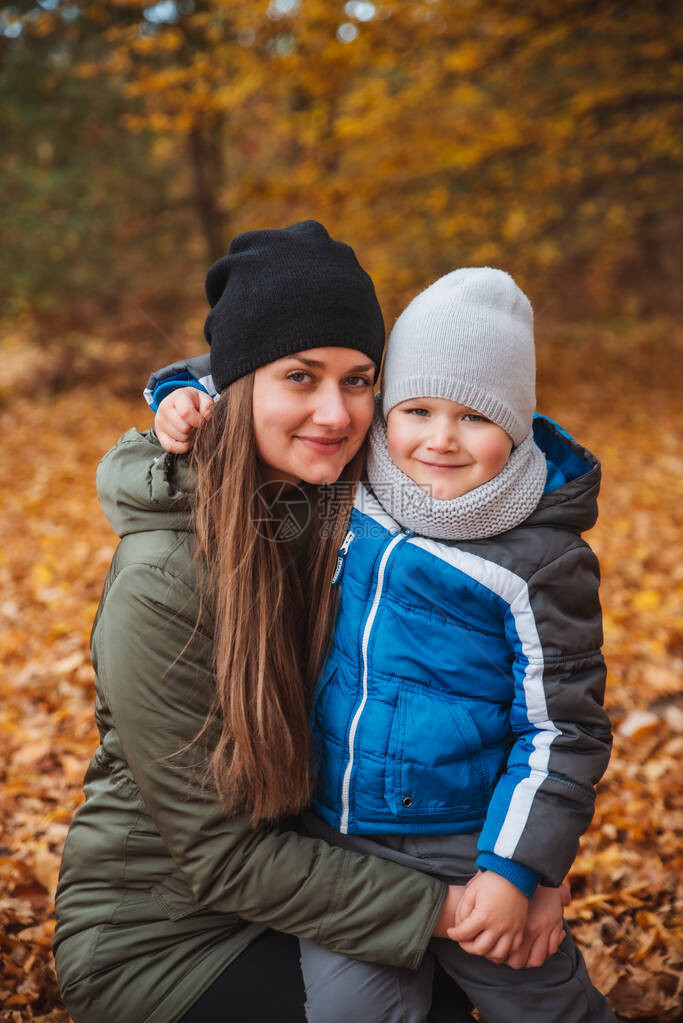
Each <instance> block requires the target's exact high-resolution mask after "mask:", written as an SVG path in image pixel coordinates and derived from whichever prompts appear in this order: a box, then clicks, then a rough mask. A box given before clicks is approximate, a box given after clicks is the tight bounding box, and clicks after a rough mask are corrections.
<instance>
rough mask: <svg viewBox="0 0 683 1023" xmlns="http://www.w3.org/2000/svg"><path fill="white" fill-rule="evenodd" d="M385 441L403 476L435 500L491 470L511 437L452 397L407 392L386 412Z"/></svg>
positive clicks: (501, 462) (459, 491)
mask: <svg viewBox="0 0 683 1023" xmlns="http://www.w3.org/2000/svg"><path fill="white" fill-rule="evenodd" d="M387 446H388V449H389V454H390V456H391V458H392V460H393V462H394V464H395V465H397V466H398V468H399V469H400V470H401V471H402V472H404V473H405V474H406V476H410V478H411V480H414V482H415V483H417V484H418V485H419V486H421V487H425V488H429V491H430V493H431V494H432V497H435V498H436V499H437V500H440V501H449V500H452V499H453V498H454V497H461V496H462V495H463V494H466V493H468V491H470V490H474V488H475V487H480V486H481V485H482V483H487V482H488V481H489V480H490V479H493V477H494V476H497V475H498V473H499V472H500V471H501V469H502V468H503V467H504V466H505V463H506V462H507V460H508V458H509V457H510V452H511V451H512V438H511V437H510V436H509V435H508V434H507V433H506V432H505V430H503V428H502V427H500V426H496V424H495V423H492V422H491V421H490V419H486V418H485V417H484V416H481V415H479V414H478V413H477V412H475V410H474V409H471V408H467V406H466V405H460V404H459V403H458V402H457V401H448V400H447V399H446V398H410V399H409V400H408V401H402V402H400V404H398V405H395V406H394V407H393V408H392V409H391V411H390V412H389V415H388V417H387Z"/></svg>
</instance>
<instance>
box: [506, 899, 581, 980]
mask: <svg viewBox="0 0 683 1023" xmlns="http://www.w3.org/2000/svg"><path fill="white" fill-rule="evenodd" d="M570 902H571V893H570V891H569V888H568V887H567V885H566V884H563V885H561V886H560V887H559V888H543V887H541V885H539V886H538V888H537V889H536V893H535V895H534V897H533V899H532V900H531V902H530V903H529V913H528V915H527V918H526V927H525V928H524V937H523V938H522V944H521V945H520V946H519V948H518V949H517V950H516V951H515V952H513V953H512V954H511V955H509V956H508V958H507V959H506V960H505V962H506V963H507V965H508V966H511V967H512V969H513V970H522V969H525V968H526V967H528V966H542V965H543V963H544V962H545V961H546V959H549V958H550V956H552V955H555V953H556V952H557V950H558V948H559V947H560V944H561V942H562V940H563V938H564V928H563V926H562V920H563V916H562V911H563V907H564V906H568V905H569V903H570Z"/></svg>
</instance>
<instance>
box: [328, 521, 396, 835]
mask: <svg viewBox="0 0 683 1023" xmlns="http://www.w3.org/2000/svg"><path fill="white" fill-rule="evenodd" d="M408 536H412V533H396V534H395V535H394V536H393V537H392V538H391V540H390V541H389V543H388V544H387V546H386V547H385V548H384V552H383V554H382V557H381V559H380V563H379V568H378V569H377V582H376V584H375V593H374V596H373V598H372V606H371V607H370V613H369V614H368V617H367V619H366V621H365V627H364V629H363V640H362V644H361V653H362V657H363V696H362V697H361V701H360V703H359V704H358V707H357V708H356V713H355V714H354V715H353V721H352V722H351V728H350V729H349V747H348V760H347V762H346V769H345V771H344V778H343V781H342V813H341V821H340V824H339V830H340V831H341V832H342V834H345V835H346V834H348V830H349V790H350V788H351V772H352V771H353V760H354V753H355V749H354V744H355V741H356V732H357V731H358V724H359V722H360V719H361V717H362V716H363V711H364V709H365V704H366V702H367V699H368V647H369V644H370V636H371V634H372V627H373V624H374V621H375V617H376V615H377V608H378V607H379V602H380V598H381V596H382V588H383V586H384V575H385V572H386V567H387V562H388V561H389V558H390V557H391V555H392V552H393V551H394V548H396V547H398V545H399V544H400V543H401V541H402V540H407V539H408Z"/></svg>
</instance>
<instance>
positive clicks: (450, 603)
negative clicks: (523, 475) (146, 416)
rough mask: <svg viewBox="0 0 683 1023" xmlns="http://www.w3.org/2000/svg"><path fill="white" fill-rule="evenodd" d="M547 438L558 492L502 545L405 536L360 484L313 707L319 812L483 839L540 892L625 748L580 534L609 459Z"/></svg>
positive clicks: (189, 369) (483, 848) (593, 574)
mask: <svg viewBox="0 0 683 1023" xmlns="http://www.w3.org/2000/svg"><path fill="white" fill-rule="evenodd" d="M205 368H206V367H205V364H204V363H202V362H200V361H199V360H191V361H190V362H188V363H184V364H180V365H176V366H173V367H169V369H167V370H165V371H161V373H159V374H157V375H156V377H155V378H154V379H152V380H150V384H151V385H152V387H154V385H155V384H156V385H157V386H158V382H159V380H160V381H161V383H162V384H165V385H166V386H167V387H168V386H169V385H170V386H171V387H173V386H176V387H177V386H182V385H183V384H187V383H188V382H190V380H189V378H190V377H192V378H194V380H195V381H196V380H197V379H198V377H199V376H200V375H204V374H203V370H204V369H205ZM202 383H204V381H202ZM155 394H156V392H155ZM534 434H535V439H536V443H537V444H538V445H539V447H540V448H541V449H542V450H543V451H544V453H545V455H546V459H547V463H548V475H547V483H546V489H545V493H544V495H543V497H542V498H541V501H540V503H539V504H538V506H537V508H536V510H535V511H534V512H533V513H532V515H530V516H529V518H527V519H526V520H525V521H524V522H523V523H522V524H521V525H519V526H517V527H516V528H515V529H512V530H510V531H508V532H507V533H503V534H501V535H499V536H495V537H491V538H488V539H483V540H471V541H436V540H430V539H427V538H425V537H422V536H417V535H414V534H411V533H409V532H405V531H403V530H402V529H401V527H400V526H399V525H398V523H396V522H395V521H394V520H393V519H392V518H391V517H390V516H389V515H388V514H387V513H386V512H385V511H384V509H383V508H382V506H381V505H380V504H379V502H378V501H377V499H376V498H375V496H374V495H373V494H372V492H371V491H370V489H369V488H368V487H365V486H361V487H360V488H359V490H358V493H357V497H356V502H355V508H354V510H353V513H352V516H351V520H350V523H349V531H348V533H347V537H346V541H345V543H344V546H343V548H342V551H341V552H340V558H339V566H338V572H337V578H336V584H337V585H339V586H340V607H339V614H338V617H337V621H336V626H335V631H334V637H333V641H332V646H331V650H330V653H329V655H328V657H327V660H326V662H325V664H324V667H323V670H322V673H321V677H320V680H319V684H318V687H317V691H316V694H315V698H314V706H313V730H314V738H315V742H316V750H317V769H318V783H317V789H316V792H315V796H314V800H313V804H312V805H313V808H314V809H315V811H316V812H317V813H318V814H319V815H320V816H321V817H323V818H324V819H325V820H326V821H327V822H328V823H329V824H330V825H331V826H332V827H334V828H336V829H338V830H339V831H341V832H348V833H356V834H363V835H381V834H424V835H427V834H432V835H448V834H459V833H469V832H475V831H479V830H480V829H481V835H480V837H479V843H478V847H479V856H478V859H477V865H478V866H479V867H481V868H483V869H489V870H493V871H495V872H496V873H499V874H501V875H502V876H503V877H506V878H507V879H508V880H510V881H511V882H512V883H513V884H515V885H517V887H519V888H520V889H521V890H522V891H524V892H525V893H526V894H527V895H531V894H532V893H533V890H534V888H535V886H536V884H537V882H539V881H540V882H542V883H545V884H551V885H557V884H559V883H560V882H561V881H562V879H563V878H564V876H565V875H566V873H567V871H568V870H569V868H570V866H571V864H572V862H573V860H574V857H575V856H576V851H577V847H578V840H579V836H580V835H581V834H582V833H583V832H584V831H585V829H586V828H587V827H588V825H589V824H590V821H591V818H592V815H593V808H594V800H595V791H594V786H595V784H596V783H597V781H598V780H599V778H600V777H601V776H602V774H603V772H604V770H605V768H606V766H607V762H608V760H609V753H610V747H611V734H610V726H609V720H608V718H607V716H606V714H605V712H604V711H603V709H602V700H603V695H604V684H605V667H604V662H603V659H602V655H601V652H600V647H601V644H602V620H601V613H600V603H599V599H598V583H599V569H598V563H597V559H596V558H595V556H594V555H593V553H592V551H591V550H590V548H589V547H588V545H587V544H586V543H585V542H584V541H583V540H582V539H581V533H582V532H583V531H585V530H587V529H589V528H590V527H591V526H593V525H594V523H595V520H596V517H597V495H598V490H599V486H600V465H599V463H598V461H597V459H596V458H595V457H594V456H593V455H592V454H591V453H590V452H588V451H587V450H586V449H584V448H583V447H581V446H580V445H579V444H578V443H577V442H576V441H574V440H573V439H572V438H571V437H570V436H569V435H568V434H567V433H565V432H564V431H563V430H562V429H561V428H560V427H559V426H557V424H555V423H553V422H552V421H551V420H550V419H547V418H545V417H543V416H536V418H535V420H534Z"/></svg>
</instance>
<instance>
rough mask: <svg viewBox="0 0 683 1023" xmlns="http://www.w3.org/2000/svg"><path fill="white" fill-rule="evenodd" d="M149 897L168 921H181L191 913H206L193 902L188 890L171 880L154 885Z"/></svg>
mask: <svg viewBox="0 0 683 1023" xmlns="http://www.w3.org/2000/svg"><path fill="white" fill-rule="evenodd" d="M150 895H151V896H152V898H153V899H154V901H155V902H156V903H157V905H158V906H160V907H161V909H162V910H163V911H164V914H165V915H166V916H167V917H168V918H169V920H182V919H183V918H184V917H186V916H191V915H192V914H193V913H206V912H207V911H206V910H205V909H202V907H201V906H200V905H199V904H198V903H197V902H195V900H194V896H193V895H192V892H191V891H190V889H189V888H187V887H186V886H185V885H184V884H182V882H180V881H177V882H176V881H175V880H174V879H173V878H169V879H168V880H167V881H160V882H159V884H155V885H154V887H153V888H151V889H150Z"/></svg>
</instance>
